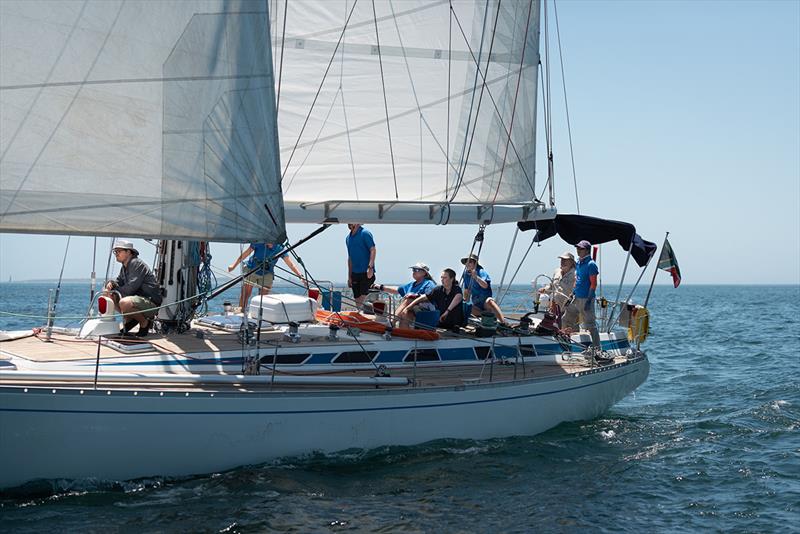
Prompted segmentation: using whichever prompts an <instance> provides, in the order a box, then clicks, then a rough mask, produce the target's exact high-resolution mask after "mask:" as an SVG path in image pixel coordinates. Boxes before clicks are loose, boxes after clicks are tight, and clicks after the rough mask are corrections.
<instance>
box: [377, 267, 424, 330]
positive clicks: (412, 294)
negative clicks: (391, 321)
mask: <svg viewBox="0 0 800 534" xmlns="http://www.w3.org/2000/svg"><path fill="white" fill-rule="evenodd" d="M409 269H411V277H412V278H413V280H412V281H411V282H409V283H407V284H405V285H402V286H399V287H392V286H385V285H383V284H381V285H380V286H378V289H380V290H381V291H386V292H388V293H394V294H396V295H400V296H401V297H403V300H402V302H401V303H400V306H398V307H397V311H396V312H395V315H397V318H398V319H399V324H398V326H399V327H400V328H408V327H409V326H410V325H411V323H413V322H414V319H415V317H416V312H417V311H420V310H423V309H426V308H427V309H432V308H433V306H432V305H428V304H427V303H425V302H424V301H422V302H420V303H418V304H416V305H414V306H411V303H412V302H413V301H414V300H415V299H416V298H417V297H419V296H421V295H427V294H428V293H430V292H431V291H432V290H433V288H434V287H435V286H436V284H435V283H434V282H433V278H432V277H431V273H430V271H431V269H430V267H428V266H427V265H425V264H424V263H422V262H421V261H420V262H417V263H416V264H415V265H412V266H411V267H409ZM420 306H422V307H421V308H420Z"/></svg>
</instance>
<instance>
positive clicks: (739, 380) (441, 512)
mask: <svg viewBox="0 0 800 534" xmlns="http://www.w3.org/2000/svg"><path fill="white" fill-rule="evenodd" d="M665 276H666V275H665ZM52 287H54V284H41V283H40V284H35V283H29V284H25V283H3V284H0V312H11V313H14V314H19V315H3V314H0V329H6V330H13V329H20V328H25V327H27V326H30V325H31V323H34V324H41V322H42V320H41V319H40V317H41V316H42V315H44V310H45V309H46V301H47V296H48V290H49V289H50V288H52ZM520 289H523V290H524V287H521V288H520ZM87 292H88V284H75V283H71V284H65V285H64V286H63V287H62V292H61V296H60V302H59V306H58V313H59V315H64V316H69V315H70V314H71V315H78V314H80V313H82V312H83V311H84V310H85V308H86V306H87V304H88V300H87V299H88V297H87ZM608 293H613V291H611V292H609V291H607V296H612V297H613V296H614V295H613V294H611V295H608ZM641 293H642V291H638V292H637V294H636V295H635V297H636V300H638V301H639V302H641V301H642V300H643V295H642V294H641ZM515 298H516V299H517V302H518V303H522V302H524V299H525V298H527V297H524V291H523V292H522V293H520V294H517V295H516V296H515ZM229 299H230V300H234V301H235V300H236V294H235V293H232V294H231V296H230V297H229ZM509 304H514V303H513V302H509ZM220 306H221V304H220ZM649 307H650V310H651V313H652V321H651V335H650V337H649V338H648V339H647V341H646V343H645V345H644V348H645V350H646V351H647V353H648V355H649V357H650V360H651V364H652V369H651V372H650V377H649V379H648V380H647V382H646V383H645V384H644V385H643V386H642V387H640V388H639V389H638V390H637V391H636V392H635V394H633V395H630V396H629V397H627V398H626V399H624V400H623V401H622V402H620V403H619V404H617V405H616V406H614V407H613V408H612V409H610V410H609V411H608V412H607V413H606V414H604V415H603V416H602V417H600V418H598V419H594V420H591V421H580V422H573V423H564V424H561V425H559V426H558V427H556V428H554V429H552V430H550V431H548V432H545V433H544V434H540V435H537V436H520V437H513V438H507V439H492V440H486V441H470V440H445V441H437V442H433V443H427V444H424V445H419V446H414V447H385V448H380V449H374V450H364V451H360V450H358V451H352V450H351V451H345V452H342V453H339V454H333V455H315V456H307V457H302V458H285V459H283V460H281V461H277V462H271V463H268V464H264V465H257V466H248V467H242V468H239V469H236V470H233V471H228V472H224V473H215V474H212V475H208V476H197V477H190V478H177V479H176V478H153V479H145V480H136V481H106V482H99V481H87V480H83V481H65V480H57V481H49V482H46V483H43V484H39V485H36V486H35V487H26V488H23V489H19V490H16V491H13V492H5V493H2V494H0V531H2V532H49V531H53V530H59V531H62V532H270V531H272V532H303V533H305V532H343V531H353V532H404V533H406V532H435V533H440V532H481V533H483V532H485V533H495V532H575V531H586V532H614V533H617V532H632V533H643V532H670V533H672V532H782V533H783V532H800V286H691V285H684V286H681V287H679V288H677V289H674V288H672V287H671V286H656V287H655V288H654V290H653V294H652V297H651V300H650V305H649ZM26 316H31V317H26ZM59 322H61V323H65V322H67V320H62V319H60V320H59ZM498 417H502V414H498ZM0 432H2V429H0ZM4 461H7V459H5V460H4ZM121 461H124V459H122V460H121Z"/></svg>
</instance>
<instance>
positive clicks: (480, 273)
mask: <svg viewBox="0 0 800 534" xmlns="http://www.w3.org/2000/svg"><path fill="white" fill-rule="evenodd" d="M461 263H462V264H463V265H464V300H465V301H466V302H469V300H470V299H472V315H475V316H476V317H480V315H481V312H483V311H484V310H488V311H490V312H492V313H494V316H495V317H497V320H498V321H500V322H501V323H503V324H505V322H506V320H505V317H503V312H502V311H501V310H500V306H499V305H498V304H497V302H496V301H495V300H494V298H492V278H491V277H490V276H489V273H487V272H486V270H485V269H484V268H483V267H482V266H481V265H480V264H479V263H478V256H477V255H475V254H470V255H469V256H468V257H466V258H461Z"/></svg>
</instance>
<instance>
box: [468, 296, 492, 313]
mask: <svg viewBox="0 0 800 534" xmlns="http://www.w3.org/2000/svg"><path fill="white" fill-rule="evenodd" d="M490 298H492V297H479V298H475V297H472V305H473V306H475V307H476V308H478V309H479V310H480V311H485V310H486V301H487V300H489V299H490Z"/></svg>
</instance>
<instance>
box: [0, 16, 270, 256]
mask: <svg viewBox="0 0 800 534" xmlns="http://www.w3.org/2000/svg"><path fill="white" fill-rule="evenodd" d="M267 6H268V3H267V2H264V1H263V0H253V1H250V0H181V1H180V2H139V1H128V2H125V1H118V0H87V1H70V0H59V1H51V2H29V1H15V0H3V1H2V2H0V230H2V231H7V232H36V233H63V234H93V235H127V236H151V237H156V236H158V237H170V238H182V239H213V240H218V241H250V240H268V241H282V240H283V239H284V238H285V227H284V214H283V204H282V198H281V191H280V182H279V159H278V158H279V154H278V151H277V125H276V119H275V93H274V91H275V80H274V76H273V71H272V57H271V47H270V46H269V43H270V35H269V14H268V13H267Z"/></svg>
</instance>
